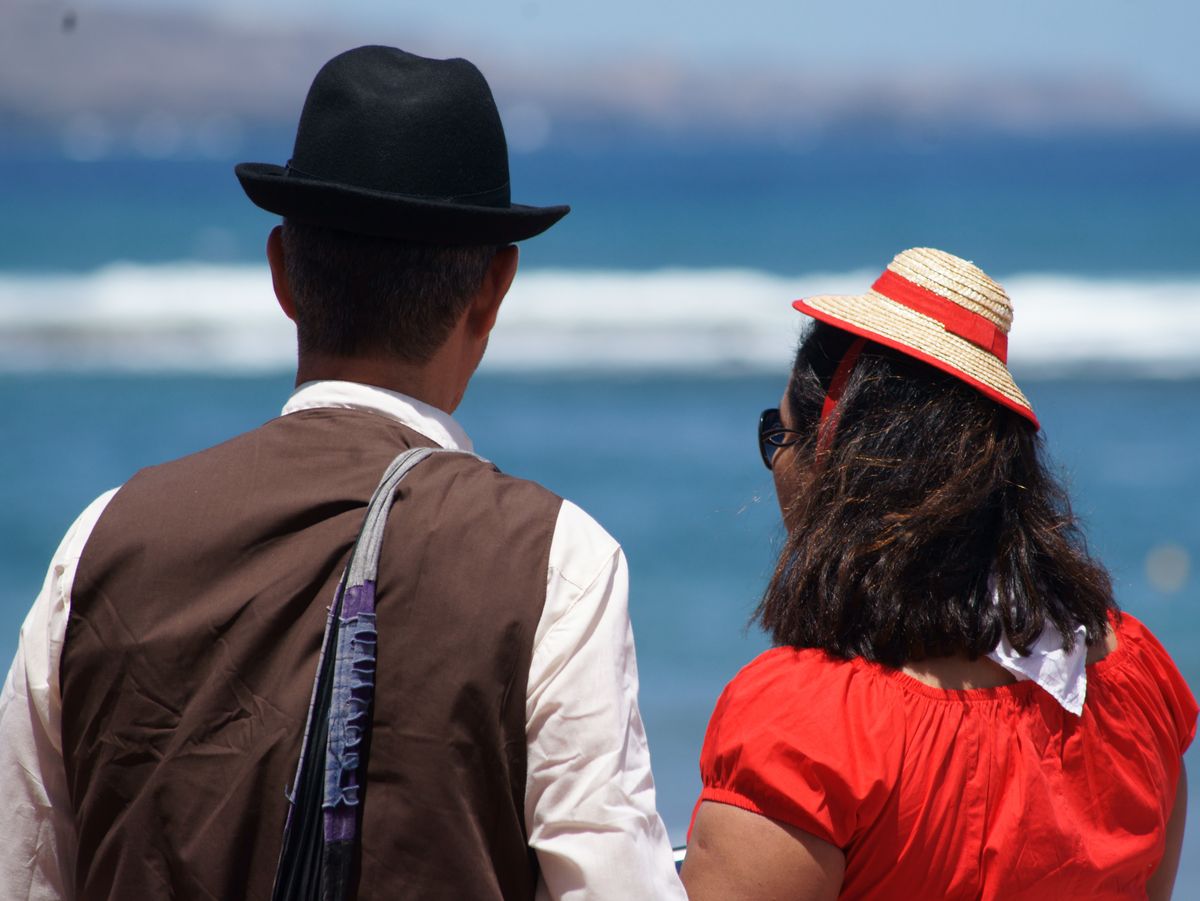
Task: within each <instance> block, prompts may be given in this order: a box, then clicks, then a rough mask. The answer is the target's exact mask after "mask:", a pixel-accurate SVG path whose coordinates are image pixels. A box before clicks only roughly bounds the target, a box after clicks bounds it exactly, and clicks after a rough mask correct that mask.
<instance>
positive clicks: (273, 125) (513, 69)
mask: <svg viewBox="0 0 1200 901" xmlns="http://www.w3.org/2000/svg"><path fill="white" fill-rule="evenodd" d="M371 42H378V43H389V44H396V45H399V46H403V47H405V48H406V49H411V50H413V51H415V52H419V53H423V54H426V55H435V56H437V55H442V56H444V55H450V54H461V55H465V56H467V57H469V58H471V59H472V60H474V61H476V62H477V63H478V64H479V65H480V67H481V68H482V69H483V70H484V72H485V73H486V74H487V75H488V78H489V80H490V81H491V83H492V85H493V88H494V90H495V93H496V96H497V101H498V103H499V104H500V107H501V110H502V113H503V115H504V118H505V122H506V126H507V127H508V130H509V134H510V141H511V143H512V145H513V149H514V150H517V151H522V150H534V149H538V148H540V147H542V146H545V145H546V144H548V143H550V144H563V145H570V144H579V145H586V146H595V145H596V144H597V143H600V144H604V143H606V142H607V143H609V144H619V143H620V142H622V141H625V140H628V139H629V138H631V137H638V138H642V139H646V140H655V141H670V142H675V141H680V140H684V141H687V140H694V139H696V138H704V139H708V140H726V141H742V140H744V141H752V142H762V141H768V142H772V143H782V144H785V145H791V144H797V145H802V144H804V143H805V142H807V141H810V140H812V139H813V138H814V137H816V136H821V135H826V134H829V133H830V132H841V131H845V130H854V131H856V132H858V131H861V130H863V129H866V130H869V131H873V132H876V133H883V134H897V133H899V134H902V135H903V134H910V135H920V134H923V133H930V132H932V133H935V134H936V133H938V132H941V131H945V130H954V129H976V130H984V131H988V130H1001V131H1008V132H1012V131H1016V132H1024V133H1060V132H1062V131H1079V130H1088V129H1101V130H1129V129H1139V128H1150V127H1178V126H1181V125H1182V126H1187V127H1189V128H1190V127H1194V126H1195V125H1196V124H1197V123H1194V122H1190V121H1186V120H1185V119H1184V118H1182V117H1181V116H1180V115H1179V114H1177V113H1175V112H1173V111H1172V110H1169V109H1163V108H1160V107H1158V106H1156V105H1154V104H1152V103H1150V102H1148V101H1147V100H1146V98H1145V97H1144V96H1142V95H1141V94H1140V93H1139V92H1137V91H1135V90H1133V89H1132V88H1131V87H1129V86H1128V85H1125V84H1122V83H1120V82H1117V81H1113V80H1111V79H1109V78H1108V77H1106V76H1104V75H1102V74H1098V73H1083V74H1080V75H1077V76H1073V77H1070V78H1063V77H1054V78H1051V77H1038V76H1035V75H1022V76H999V75H995V76H985V75H980V74H970V73H962V72H950V71H938V70H936V69H929V70H925V71H919V72H912V71H906V72H892V71H885V70H882V69H873V70H871V71H869V72H862V71H857V72H856V71H854V70H853V69H852V68H851V67H849V66H847V68H846V70H845V71H838V72H829V71H804V70H795V69H790V68H789V69H786V70H785V69H781V68H770V67H766V66H764V67H761V68H749V67H746V66H740V67H735V66H732V65H729V66H725V67H721V66H720V65H717V66H711V65H710V66H706V67H703V68H702V67H700V66H699V65H697V64H694V63H688V62H684V61H681V60H679V59H673V58H670V57H668V56H661V57H650V56H640V57H635V58H624V59H613V58H605V59H598V58H591V59H589V58H583V59H573V58H570V57H568V56H563V57H561V58H559V59H557V60H550V61H546V60H544V59H543V60H541V61H540V62H539V63H538V64H537V65H533V64H530V63H529V62H528V61H526V60H523V59H522V58H521V57H520V55H519V54H517V53H508V52H506V51H505V50H504V49H501V48H497V47H481V46H468V45H466V44H465V43H464V42H463V41H462V40H461V39H456V38H455V37H454V36H453V35H443V34H438V35H433V34H428V33H421V32H415V33H409V32H405V31H404V30H403V29H391V30H389V31H388V32H387V33H386V34H381V33H378V32H375V33H369V34H363V33H353V32H351V31H346V32H337V31H336V30H331V29H320V30H318V29H315V28H313V27H311V26H310V27H295V26H291V25H288V24H287V23H280V24H279V25H278V26H277V27H271V28H270V29H268V28H266V27H265V26H263V25H261V24H257V25H247V24H245V23H237V22H234V21H229V20H222V19H220V18H205V17H200V16H197V15H194V14H186V13H182V12H158V13H147V12H132V11H117V10H111V9H106V10H99V9H89V8H87V7H84V6H79V7H72V6H70V5H68V4H66V3H64V2H62V0H5V3H4V5H3V7H2V8H0V149H3V146H4V144H6V143H7V144H10V145H16V144H19V143H20V142H21V141H32V140H36V141H38V143H44V142H45V140H46V139H47V138H49V139H52V140H53V141H54V142H55V143H56V146H58V147H60V148H61V150H62V151H63V152H64V153H65V154H66V155H68V156H74V157H77V158H81V159H88V158H98V157H101V156H105V155H109V154H123V153H135V154H139V155H144V156H149V157H166V156H175V155H201V156H227V155H230V154H231V153H233V152H235V151H236V150H237V149H238V148H239V147H240V145H241V144H243V143H244V141H245V139H246V136H247V135H248V134H253V133H255V132H256V131H261V130H264V129H265V130H268V131H271V130H276V131H278V130H284V131H287V130H290V129H291V128H292V127H294V123H295V120H296V116H297V114H298V112H299V109H300V105H301V104H302V102H303V98H304V92H305V90H306V89H307V86H308V83H309V81H310V80H311V78H312V75H313V74H314V73H315V72H316V70H317V68H319V66H320V65H321V63H322V62H324V61H325V60H326V59H328V58H329V57H331V56H332V55H334V54H335V53H337V52H339V51H341V50H343V49H346V48H347V47H352V46H356V45H358V44H362V43H371Z"/></svg>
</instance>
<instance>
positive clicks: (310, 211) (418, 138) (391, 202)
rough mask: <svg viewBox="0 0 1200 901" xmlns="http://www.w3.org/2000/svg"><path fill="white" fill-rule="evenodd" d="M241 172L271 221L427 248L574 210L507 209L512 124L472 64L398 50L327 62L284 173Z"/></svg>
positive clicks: (546, 221)
mask: <svg viewBox="0 0 1200 901" xmlns="http://www.w3.org/2000/svg"><path fill="white" fill-rule="evenodd" d="M234 171H235V172H236V173H237V177H238V180H239V181H240V182H241V183H242V188H243V189H244V190H245V191H246V194H247V196H248V197H249V198H250V199H251V200H252V201H254V202H255V203H256V204H257V205H258V206H260V207H262V208H263V209H265V210H270V211H271V212H272V213H278V214H279V215H281V216H286V217H288V218H290V219H295V220H297V221H299V222H305V223H308V224H311V225H324V226H327V227H329V228H336V229H339V230H341V231H348V232H353V233H356V234H362V235H375V236H377V237H383V238H398V239H402V240H407V241H418V242H426V243H430V244H447V245H465V244H506V243H508V242H510V241H520V240H522V239H523V238H532V237H533V236H534V235H536V234H540V233H541V232H543V231H545V230H546V229H548V228H549V227H550V226H551V225H553V224H554V223H555V222H557V221H558V220H559V219H561V218H562V217H563V216H565V215H566V214H567V213H568V212H569V211H570V209H571V208H570V207H567V206H551V207H531V206H519V205H517V204H514V203H512V202H511V201H510V199H509V186H508V148H507V145H506V144H505V141H504V127H503V126H502V125H501V124H500V114H499V113H498V112H497V111H496V102H495V100H493V99H492V92H491V90H490V89H489V88H488V84H487V82H486V81H485V80H484V78H483V75H482V73H480V71H479V70H478V69H477V68H475V66H473V65H472V64H471V63H469V62H467V60H465V59H426V58H425V57H423V56H416V55H414V54H412V53H405V52H404V51H403V50H397V49H396V48H394V47H359V48H357V49H355V50H348V51H346V52H345V53H342V54H339V55H338V56H335V57H334V58H333V59H331V60H330V61H329V62H327V63H326V64H325V65H324V66H322V67H321V71H320V72H318V73H317V77H316V78H314V79H313V83H312V87H311V88H309V90H308V97H307V99H306V100H305V101H304V110H303V111H302V112H301V113H300V126H299V128H297V130H296V146H295V149H294V150H293V151H292V158H291V159H290V160H289V161H288V164H287V166H273V165H271V164H269V163H241V164H239V165H238V166H237V167H235V170H234Z"/></svg>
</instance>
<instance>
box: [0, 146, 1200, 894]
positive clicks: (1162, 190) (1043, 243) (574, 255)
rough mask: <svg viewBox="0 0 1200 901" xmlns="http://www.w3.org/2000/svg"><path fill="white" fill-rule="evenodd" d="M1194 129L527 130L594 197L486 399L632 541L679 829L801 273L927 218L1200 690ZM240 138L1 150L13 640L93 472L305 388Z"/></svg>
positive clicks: (751, 603)
mask: <svg viewBox="0 0 1200 901" xmlns="http://www.w3.org/2000/svg"><path fill="white" fill-rule="evenodd" d="M1198 151H1200V135H1196V134H1180V133H1174V132H1172V133H1161V134H1152V135H1150V134H1127V135H1107V136H1100V137H1097V136H1084V137H1080V136H1074V137H1072V136H1059V137H1057V138H1044V137H1043V138H1034V137H1013V136H1008V137H1006V138H1003V139H1002V138H999V137H992V138H991V139H986V140H985V139H984V138H983V137H974V138H970V139H963V140H950V139H948V138H944V137H942V138H938V139H936V140H930V139H928V136H926V138H925V139H923V140H921V141H917V140H910V141H907V142H903V141H884V142H881V143H880V144H879V145H878V146H874V145H872V144H871V143H870V142H869V141H868V142H864V141H862V140H857V141H855V142H850V141H849V139H846V143H845V144H844V145H843V144H839V141H838V140H835V139H834V138H830V139H828V140H825V141H818V142H817V143H816V144H814V145H811V146H804V147H787V146H779V147H767V148H763V147H754V148H738V147H735V146H731V145H729V144H714V145H713V146H712V147H709V148H707V150H706V148H702V147H695V146H688V147H676V146H657V145H644V146H635V147H625V146H622V147H619V148H614V147H608V148H603V149H596V150H594V151H588V150H587V149H586V148H584V149H579V148H576V149H573V150H569V151H568V150H556V151H545V152H542V153H539V154H533V155H524V156H515V157H514V197H515V198H516V199H518V200H521V201H524V202H529V203H552V202H569V203H572V204H573V205H574V212H573V213H572V214H571V216H569V217H568V218H567V219H566V220H564V222H563V223H562V224H561V225H560V226H558V227H557V228H556V229H555V230H553V231H552V232H550V233H549V234H548V235H546V236H545V237H544V238H542V239H538V240H535V241H532V242H529V244H528V245H527V246H525V247H523V248H522V253H523V259H522V272H521V274H520V275H519V276H518V282H517V285H516V287H515V288H514V291H513V293H512V295H511V296H510V298H509V299H508V300H507V301H506V302H505V308H504V310H502V313H501V325H500V327H499V328H498V330H497V333H496V335H495V337H494V338H493V341H492V345H491V347H490V349H489V356H488V359H487V360H486V361H485V365H484V367H483V368H482V369H481V372H480V373H479V375H478V376H477V377H476V380H475V381H474V382H473V383H472V385H471V389H470V391H469V392H468V395H467V397H466V400H465V402H464V404H463V406H462V408H461V409H460V411H459V414H458V418H459V420H460V421H461V422H462V424H463V425H464V427H465V428H466V429H467V431H468V433H469V434H471V436H472V438H473V439H474V440H475V443H476V446H477V449H478V450H479V451H480V452H481V453H483V454H484V455H485V456H488V457H489V458H491V459H493V460H494V461H496V462H497V463H498V464H499V465H500V466H501V468H503V469H505V470H506V471H508V472H512V473H514V474H517V475H521V476H526V477H529V478H533V479H537V480H538V481H541V482H543V483H544V484H546V485H547V486H549V487H550V488H551V489H553V490H555V491H556V492H558V493H560V494H562V495H563V496H565V497H568V498H570V499H572V500H574V501H576V502H577V503H579V504H580V505H581V506H583V507H584V508H585V509H587V510H589V511H590V512H591V513H592V514H593V515H594V516H595V517H596V518H597V519H598V520H599V521H600V522H601V523H602V524H603V525H604V526H605V527H606V528H607V529H608V530H609V531H610V532H612V533H613V534H614V535H615V536H616V537H617V538H618V539H619V540H620V541H621V542H622V544H623V545H624V547H625V549H626V552H627V554H628V556H629V560H630V566H631V580H632V581H631V584H632V601H631V604H632V607H631V612H632V617H633V621H634V628H635V633H636V636H637V644H638V659H639V665H640V672H641V705H642V712H643V715H644V718H645V721H646V725H647V730H648V733H649V736H650V741H651V751H652V755H653V760H654V769H655V775H656V779H657V783H658V792H659V806H660V810H661V811H662V813H663V816H664V818H665V820H666V822H667V825H668V828H669V830H670V832H671V834H672V836H673V838H674V839H675V840H676V841H678V842H681V841H682V840H683V836H684V832H685V830H686V827H687V822H688V817H689V815H690V813H691V808H692V805H693V803H694V800H695V797H696V794H697V791H698V787H699V786H698V776H697V766H696V760H697V755H698V752H699V747H700V742H701V739H702V736H703V731H704V726H705V723H706V721H707V718H708V715H709V713H710V712H711V709H712V705H713V703H714V701H715V700H716V697H717V695H718V694H719V692H720V690H721V688H722V686H723V685H724V683H725V682H726V681H727V680H728V679H729V678H730V677H732V676H733V674H734V673H735V672H736V671H737V669H738V668H739V666H741V665H742V664H743V663H745V662H746V661H748V660H749V659H750V658H751V657H753V656H754V654H756V653H757V652H758V651H760V650H762V649H763V648H765V647H766V646H767V640H766V638H765V637H764V636H763V635H762V634H761V632H759V631H758V630H757V629H756V628H755V627H753V626H752V625H750V624H749V618H750V615H751V613H752V611H753V609H754V607H755V604H756V603H757V600H758V597H759V595H760V593H761V591H762V589H763V587H764V585H765V583H766V579H767V577H768V575H769V573H770V571H771V567H772V563H773V559H774V554H775V553H776V552H777V549H778V543H779V540H780V537H781V534H780V525H779V517H778V510H777V507H776V503H775V497H774V491H773V487H772V482H771V478H770V474H769V473H768V472H767V471H766V470H765V469H764V468H763V467H762V464H761V462H760V461H759V459H758V454H757V450H756V447H755V440H754V433H755V424H756V420H757V416H758V413H759V411H760V410H762V409H763V408H764V407H767V406H772V405H774V404H775V403H776V402H777V400H778V398H779V395H780V393H781V392H782V389H783V386H784V381H785V379H786V374H787V367H788V362H789V354H790V353H791V350H792V348H793V347H794V344H795V340H796V338H797V335H798V334H799V331H800V329H801V327H802V319H801V317H800V316H799V315H798V314H795V313H794V312H793V311H792V310H791V309H790V305H789V301H790V300H791V299H793V298H794V297H798V296H803V295H805V294H808V293H813V292H817V291H820V292H851V291H860V290H862V289H864V288H865V287H867V286H868V285H869V283H870V281H871V280H872V279H873V278H874V276H875V275H877V274H878V271H879V270H881V269H882V267H883V266H884V265H885V264H886V263H887V261H888V260H889V259H890V257H891V255H892V254H894V253H895V252H897V251H899V250H901V249H903V248H904V247H907V246H916V245H932V246H940V247H944V248H945V249H947V250H951V251H953V252H956V253H958V254H960V255H962V256H966V257H969V258H973V259H975V260H976V261H977V262H979V263H980V265H982V266H983V267H984V268H985V269H987V270H989V271H990V272H992V273H993V274H995V275H996V276H998V277H999V278H1000V279H1001V281H1003V282H1004V284H1005V285H1006V287H1007V288H1008V289H1009V292H1010V294H1011V295H1012V297H1013V299H1014V303H1015V306H1016V325H1015V327H1014V332H1013V338H1012V358H1013V368H1014V371H1015V372H1016V375H1017V379H1018V381H1019V382H1020V383H1021V385H1022V387H1023V388H1024V390H1025V391H1026V393H1027V394H1028V396H1029V397H1030V399H1031V401H1032V402H1033V405H1034V407H1035V409H1036V410H1037V412H1038V415H1039V417H1040V419H1041V421H1042V423H1043V427H1044V434H1045V438H1046V441H1047V443H1048V447H1049V449H1050V451H1051V454H1052V456H1053V459H1054V460H1055V462H1056V465H1057V467H1058V468H1059V470H1060V472H1061V474H1062V476H1063V478H1064V479H1065V480H1066V482H1067V483H1068V484H1069V486H1070V488H1071V492H1072V496H1073V498H1074V502H1075V507H1076V510H1077V512H1078V513H1079V514H1080V516H1081V518H1082V519H1083V521H1084V523H1085V526H1086V528H1087V531H1088V534H1089V537H1090V541H1091V546H1092V549H1093V550H1094V552H1095V553H1096V554H1097V555H1098V556H1099V557H1101V558H1102V559H1103V560H1104V561H1105V562H1106V563H1107V564H1108V566H1109V567H1110V569H1111V570H1112V573H1113V576H1114V580H1115V583H1116V586H1117V592H1118V598H1119V601H1120V603H1121V605H1122V606H1123V607H1124V608H1125V609H1127V610H1129V611H1130V612H1132V613H1133V614H1135V615H1136V616H1138V617H1139V618H1142V619H1143V620H1144V621H1146V622H1147V623H1148V624H1149V625H1150V627H1151V628H1152V629H1153V630H1155V631H1156V633H1157V634H1158V635H1159V637H1160V638H1161V639H1162V641H1163V642H1164V644H1165V645H1166V646H1167V648H1168V649H1169V650H1170V651H1171V653H1172V654H1173V655H1174V657H1175V659H1176V661H1177V663H1178V664H1179V666H1180V668H1181V669H1182V670H1183V672H1184V674H1185V675H1186V676H1187V678H1188V679H1189V681H1190V682H1191V683H1192V685H1193V686H1197V687H1200V608H1198V607H1197V604H1196V599H1197V585H1198V582H1197V578H1196V567H1197V565H1198V564H1200V517H1197V515H1196V512H1195V511H1196V510H1197V509H1200V455H1198V454H1197V453H1196V448H1197V447H1200V351H1198V350H1197V348H1198V347H1200V253H1198V252H1197V249H1198V248H1200V222H1198V220H1197V214H1196V212H1195V211H1196V210H1197V209H1200V172H1198V170H1197V169H1196V167H1195V166H1194V165H1193V161H1194V160H1195V159H1196V158H1197V152H1198ZM286 157H287V147H286V146H276V145H268V144H266V143H264V146H262V147H255V148H247V151H246V152H245V153H244V154H243V155H242V158H246V159H263V160H283V159H286ZM230 163H231V161H229V160H209V159H183V160H179V159H175V160H157V161H155V160H132V159H110V160H99V161H90V162H79V161H71V160H67V159H64V158H61V157H56V156H53V155H50V154H41V155H38V154H32V153H25V152H23V153H16V152H12V153H10V155H9V156H8V157H7V158H6V159H5V160H4V165H5V166H6V174H5V177H4V179H3V181H0V209H3V210H4V211H5V213H6V215H5V216H3V217H0V219H2V220H3V221H0V409H3V410H4V411H5V413H4V418H3V420H2V421H3V422H4V425H5V427H4V435H5V437H6V439H7V440H5V441H3V442H0V465H2V466H3V471H4V472H5V473H6V474H7V477H6V478H5V479H4V480H2V481H0V658H4V659H8V658H9V657H10V655H11V654H12V652H13V650H14V649H15V646H16V635H17V630H18V628H19V624H20V621H21V618H22V617H23V615H24V613H25V611H26V609H27V607H28V605H29V603H30V601H31V600H32V597H33V596H34V594H35V593H36V591H37V588H38V586H39V584H40V582H41V580H42V577H43V575H44V568H45V565H46V562H47V561H48V559H49V557H50V555H51V553H52V552H53V549H54V547H55V545H56V544H57V542H58V540H59V538H60V537H61V535H62V532H63V531H64V530H65V528H66V527H67V525H68V524H69V523H70V522H71V520H72V519H73V518H74V516H75V515H76V514H77V513H78V512H79V511H80V510H81V509H82V508H83V506H84V505H85V504H86V503H87V502H88V501H90V500H91V499H92V498H93V497H95V496H96V495H97V494H99V493H100V492H102V491H104V490H106V489H107V488H110V487H113V486H115V485H117V484H120V483H121V482H122V481H123V480H124V479H126V478H128V476H129V475H130V474H131V473H132V472H134V471H135V470H136V469H137V468H138V467H140V466H143V465H146V464H150V463H153V462H157V461H160V460H163V459H166V458H170V457H173V456H177V455H180V454H183V453H186V452H189V451H191V450H196V449H199V448H202V447H205V446H207V445H210V444H213V443H215V442H217V441H220V440H222V439H224V438H226V437H229V436H231V435H233V434H235V433H237V432H239V431H241V430H244V429H246V428H250V427H253V426H254V425H257V424H258V423H261V422H263V421H264V420H266V419H268V418H270V417H272V416H274V415H275V414H276V413H277V412H278V409H279V407H280V406H281V404H282V402H283V400H284V399H285V398H286V396H287V393H288V391H289V390H290V386H291V376H290V373H289V370H288V366H289V363H290V360H291V356H292V353H293V346H292V340H293V339H292V336H291V334H290V332H289V330H288V327H287V324H286V322H284V320H283V319H282V316H281V315H280V314H279V313H278V312H277V310H276V308H275V305H274V302H273V298H272V295H271V292H270V286H269V281H268V278H267V274H266V272H265V269H264V267H263V265H262V263H261V262H260V257H261V248H262V245H263V241H264V239H265V234H266V230H267V228H269V226H270V224H271V223H272V221H273V220H272V219H271V217H269V216H267V215H265V214H262V213H261V212H259V211H257V210H255V209H254V208H253V207H251V206H250V205H249V203H248V202H246V201H245V200H244V199H243V197H242V196H241V194H240V191H239V189H238V188H237V185H236V182H235V181H234V180H233V177H232V174H231V172H230ZM1197 753H1198V752H1195V751H1193V752H1192V753H1190V754H1189V760H1190V761H1191V762H1192V766H1193V772H1196V771H1197V769H1196V765H1197V756H1196V754H1197ZM1192 785H1193V786H1200V780H1195V779H1194V780H1193V782H1192ZM1197 792H1200V788H1194V789H1193V798H1192V801H1193V805H1192V806H1193V809H1197V807H1196V802H1197V800H1198V799H1200V794H1196V793H1197ZM1183 860H1184V863H1183V867H1182V870H1181V875H1180V882H1179V887H1178V892H1179V895H1180V896H1184V897H1190V896H1200V829H1192V830H1191V831H1190V832H1189V836H1188V839H1187V847H1186V848H1185V853H1184V858H1183Z"/></svg>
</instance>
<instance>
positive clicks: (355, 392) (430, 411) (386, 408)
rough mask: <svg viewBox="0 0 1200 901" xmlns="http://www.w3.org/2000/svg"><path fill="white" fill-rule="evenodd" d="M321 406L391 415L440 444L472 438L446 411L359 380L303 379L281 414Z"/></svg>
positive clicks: (467, 443) (457, 446) (464, 443)
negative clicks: (312, 380)
mask: <svg viewBox="0 0 1200 901" xmlns="http://www.w3.org/2000/svg"><path fill="white" fill-rule="evenodd" d="M323 408H325V409H327V408H334V409H341V410H366V411H368V412H371V413H379V414H381V415H383V416H390V417H391V418H392V419H395V420H396V421H397V422H400V423H402V424H403V425H406V426H408V427H409V428H410V429H413V430H414V431H417V432H420V433H421V434H422V435H424V436H425V437H426V438H428V439H430V440H431V441H435V442H437V444H439V445H440V446H442V447H445V448H450V449H451V450H464V451H470V450H472V449H473V445H472V444H471V439H470V438H468V437H467V433H466V432H464V431H463V428H462V426H460V425H459V424H458V423H457V422H455V421H454V419H453V418H452V417H451V416H450V414H449V413H446V412H443V411H442V410H439V409H438V408H437V407H434V406H431V405H430V404H427V403H425V402H424V401H419V400H417V399H416V398H415V397H409V396H408V395H406V394H401V393H400V392H398V391H389V390H388V389H387V388H378V387H376V386H375V385H364V384H362V383H360V382H338V381H317V382H305V383H304V384H302V385H300V386H298V387H297V388H296V390H295V391H294V392H292V396H291V397H290V398H288V402H287V403H286V404H284V407H283V415H284V416H287V415H288V414H289V413H297V412H299V411H300V410H317V409H323Z"/></svg>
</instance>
